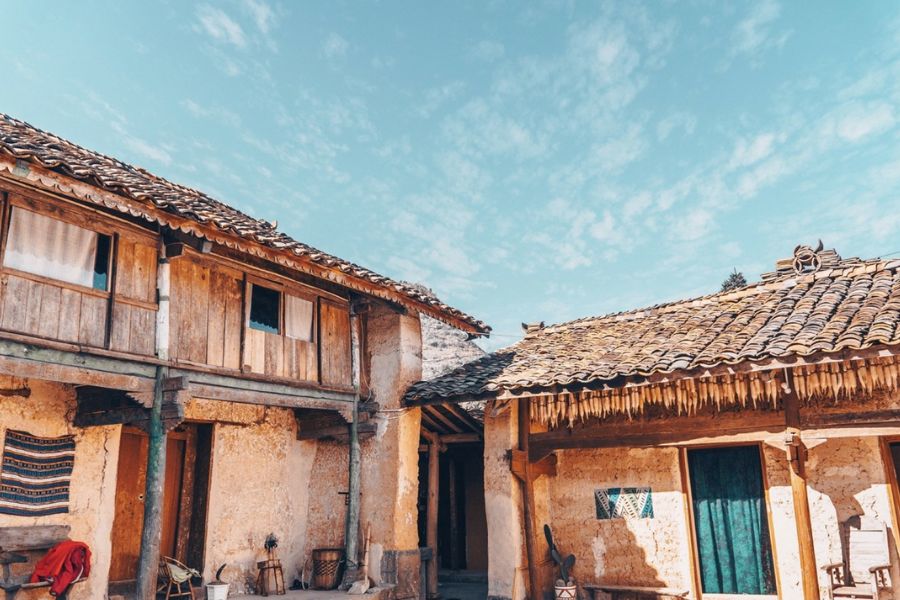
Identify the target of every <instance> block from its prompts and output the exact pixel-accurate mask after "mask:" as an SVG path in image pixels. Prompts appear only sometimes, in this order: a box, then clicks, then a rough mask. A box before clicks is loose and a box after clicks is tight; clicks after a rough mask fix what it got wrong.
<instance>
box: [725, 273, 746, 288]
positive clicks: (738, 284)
mask: <svg viewBox="0 0 900 600" xmlns="http://www.w3.org/2000/svg"><path fill="white" fill-rule="evenodd" d="M746 285H747V280H746V279H745V278H744V274H743V273H741V272H739V271H738V270H737V269H735V270H734V272H733V273H731V275H729V276H728V278H727V279H726V280H725V281H723V282H722V291H723V292H730V291H731V290H736V289H738V288H742V287H744V286H746Z"/></svg>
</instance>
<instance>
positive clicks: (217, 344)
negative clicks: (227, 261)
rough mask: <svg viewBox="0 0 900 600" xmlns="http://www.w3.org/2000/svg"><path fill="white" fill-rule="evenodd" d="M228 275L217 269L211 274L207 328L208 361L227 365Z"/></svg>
mask: <svg viewBox="0 0 900 600" xmlns="http://www.w3.org/2000/svg"><path fill="white" fill-rule="evenodd" d="M227 285H228V280H227V278H226V276H225V275H224V274H223V273H221V272H219V271H216V270H213V271H212V272H211V273H210V274H209V315H208V318H207V324H206V325H207V330H206V362H207V363H208V364H210V365H214V366H216V367H223V366H225V305H226V304H227V302H228V299H227V297H226V289H227Z"/></svg>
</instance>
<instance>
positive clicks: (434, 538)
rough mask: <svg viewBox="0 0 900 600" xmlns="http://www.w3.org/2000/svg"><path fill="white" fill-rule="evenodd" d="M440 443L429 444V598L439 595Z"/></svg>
mask: <svg viewBox="0 0 900 600" xmlns="http://www.w3.org/2000/svg"><path fill="white" fill-rule="evenodd" d="M440 456H441V449H440V445H439V444H436V443H434V442H432V443H431V444H429V445H428V508H427V512H426V514H425V516H426V519H427V521H426V523H425V540H426V542H425V543H426V545H427V546H428V547H429V548H431V560H430V561H428V582H427V590H428V598H429V599H434V598H437V597H438V498H439V495H438V486H439V485H440V480H441V478H440V470H439V468H440V462H439V461H440Z"/></svg>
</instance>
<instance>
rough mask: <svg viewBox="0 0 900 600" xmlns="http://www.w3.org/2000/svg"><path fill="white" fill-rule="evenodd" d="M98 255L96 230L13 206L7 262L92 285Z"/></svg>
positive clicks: (30, 270)
mask: <svg viewBox="0 0 900 600" xmlns="http://www.w3.org/2000/svg"><path fill="white" fill-rule="evenodd" d="M96 256H97V233H96V232H93V231H89V230H87V229H83V228H81V227H78V226H76V225H70V224H69V223H64V222H62V221H58V220H56V219H54V218H51V217H46V216H44V215H39V214H37V213H33V212H31V211H28V210H24V209H21V208H18V207H14V208H13V210H12V218H11V219H10V224H9V236H8V238H7V241H6V254H5V256H4V257H3V264H4V265H5V266H7V267H10V268H12V269H18V270H19V271H26V272H28V273H34V274H35V275H43V276H44V277H50V278H52V279H58V280H60V281H67V282H69V283H75V284H78V285H83V286H86V287H91V286H92V285H93V283H94V260H95V258H96Z"/></svg>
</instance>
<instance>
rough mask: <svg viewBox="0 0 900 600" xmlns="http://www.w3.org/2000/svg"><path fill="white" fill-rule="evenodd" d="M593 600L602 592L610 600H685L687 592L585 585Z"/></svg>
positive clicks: (670, 589) (628, 586)
mask: <svg viewBox="0 0 900 600" xmlns="http://www.w3.org/2000/svg"><path fill="white" fill-rule="evenodd" d="M583 587H584V589H585V590H587V591H588V592H589V593H590V595H591V598H592V599H593V600H600V599H601V598H602V597H603V596H601V595H600V594H598V593H597V592H603V593H604V594H606V595H607V596H609V597H610V598H611V599H612V600H677V599H679V598H687V596H688V590H679V589H675V588H660V587H639V586H633V585H606V584H603V583H594V584H590V583H589V584H585V585H584V586H583Z"/></svg>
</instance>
